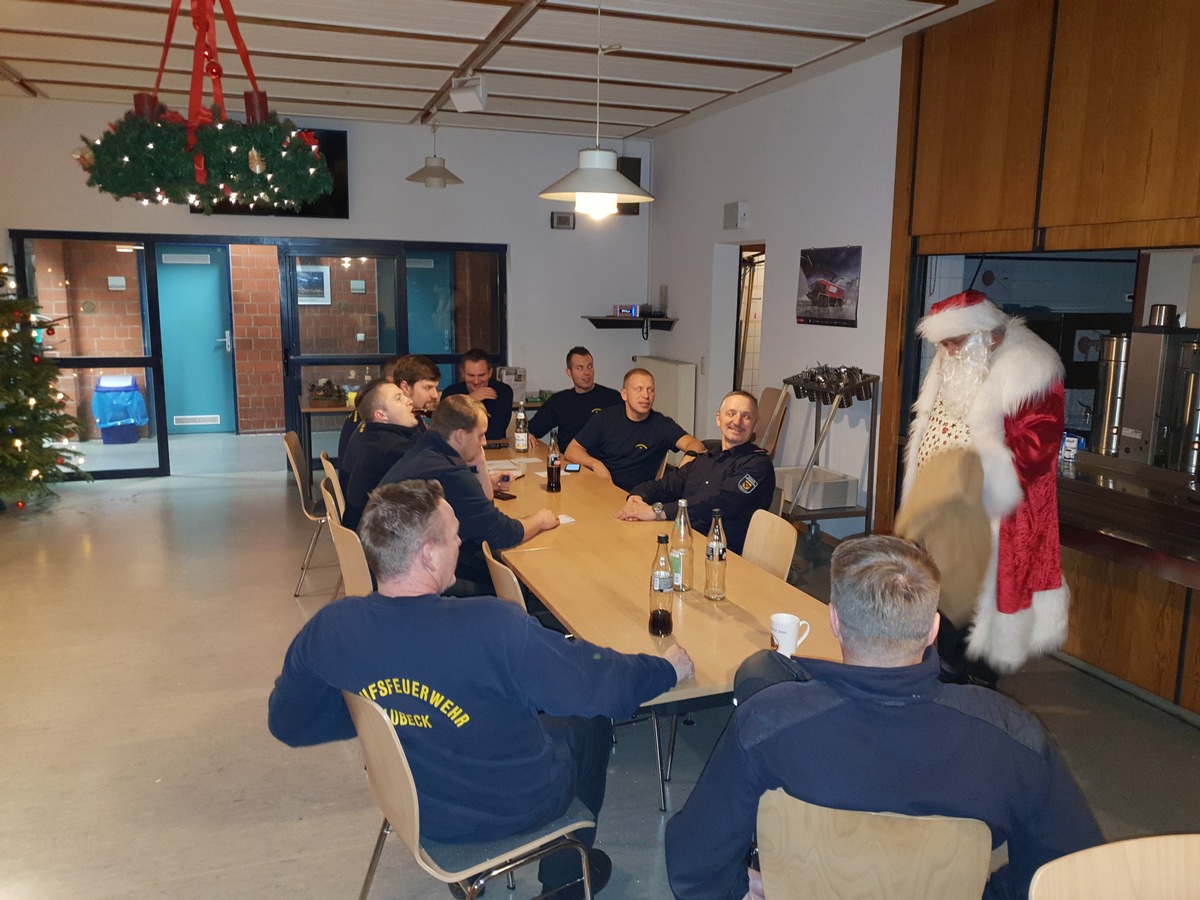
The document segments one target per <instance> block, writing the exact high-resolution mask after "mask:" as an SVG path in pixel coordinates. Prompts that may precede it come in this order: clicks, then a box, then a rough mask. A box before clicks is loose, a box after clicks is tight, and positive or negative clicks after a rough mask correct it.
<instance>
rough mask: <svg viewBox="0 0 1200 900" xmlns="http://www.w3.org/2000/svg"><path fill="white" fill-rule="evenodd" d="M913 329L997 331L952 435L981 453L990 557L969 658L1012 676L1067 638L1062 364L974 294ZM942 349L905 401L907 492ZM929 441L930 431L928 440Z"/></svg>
mask: <svg viewBox="0 0 1200 900" xmlns="http://www.w3.org/2000/svg"><path fill="white" fill-rule="evenodd" d="M1000 332H1003V334H1002V335H1000V334H999V333H1000ZM917 333H918V334H920V336H921V337H923V338H924V339H925V340H927V341H929V342H930V343H932V344H935V345H937V344H940V343H941V342H942V341H944V340H947V339H948V338H956V337H960V336H963V335H970V334H975V333H982V334H984V335H991V334H992V333H996V334H997V340H996V344H995V346H994V347H993V348H992V350H991V353H990V359H989V365H988V371H987V375H986V377H985V378H984V380H983V382H982V383H981V384H980V386H979V388H978V390H977V392H976V393H975V395H974V398H973V400H972V401H971V403H970V405H969V407H968V408H967V410H966V412H965V414H963V415H962V416H961V417H960V426H962V425H965V427H966V430H967V432H968V433H967V434H966V435H962V434H960V435H958V437H959V438H960V442H963V441H965V444H966V446H968V447H970V448H971V449H974V450H975V451H976V452H978V454H979V457H980V462H981V463H982V466H983V506H984V510H985V511H986V513H987V515H988V518H989V520H990V523H991V531H992V552H991V559H990V560H989V562H988V566H987V570H986V574H985V576H984V579H983V587H982V589H981V591H980V594H979V597H978V599H977V601H976V604H975V621H974V625H973V627H972V629H971V632H970V635H969V637H968V639H967V655H968V656H970V657H972V658H975V659H980V660H982V661H983V662H985V663H987V664H988V665H990V666H991V667H992V668H994V669H995V670H996V671H998V672H1011V671H1013V670H1015V669H1017V668H1019V667H1020V666H1021V665H1022V664H1023V663H1024V662H1025V661H1026V660H1027V659H1028V658H1029V657H1030V656H1033V655H1036V654H1040V653H1045V652H1047V651H1049V650H1053V649H1056V648H1058V647H1059V646H1061V645H1062V643H1063V641H1064V640H1065V638H1066V630H1067V604H1068V601H1069V599H1070V592H1069V590H1068V588H1067V584H1066V581H1065V580H1064V579H1063V576H1062V562H1061V559H1060V554H1059V537H1058V497H1057V485H1056V474H1057V461H1058V451H1059V444H1060V442H1061V440H1062V434H1063V366H1062V362H1061V360H1060V359H1059V357H1058V354H1057V353H1056V352H1055V351H1054V349H1053V348H1052V347H1050V346H1049V345H1048V344H1047V343H1046V342H1045V341H1043V340H1042V339H1041V338H1039V337H1038V336H1037V335H1035V334H1034V333H1033V332H1032V331H1030V330H1029V329H1028V328H1027V327H1026V326H1025V324H1024V321H1023V320H1022V319H1020V318H1014V317H1011V316H1008V315H1006V314H1005V313H1003V312H1001V311H1000V310H999V309H997V308H996V307H995V306H994V305H993V304H992V303H991V302H990V301H989V300H988V299H987V298H986V297H985V296H984V295H983V294H982V293H980V292H979V291H966V292H964V293H962V294H956V295H955V296H953V297H949V298H947V299H945V300H942V301H941V302H939V303H936V304H934V305H933V307H931V309H930V312H929V315H928V316H926V317H925V318H924V319H922V320H921V321H920V323H918V325H917ZM942 353H944V351H942V350H939V356H938V359H937V360H935V362H934V364H933V365H931V366H930V368H929V373H928V375H927V376H926V378H925V382H924V384H923V385H922V386H921V392H920V395H919V396H918V398H917V402H916V404H915V405H914V407H913V412H914V419H913V423H912V428H911V430H910V433H909V439H908V447H907V451H906V461H905V463H906V464H905V474H904V493H905V495H907V494H908V492H909V490H910V489H911V486H912V483H913V480H914V479H915V477H916V471H917V466H918V458H919V455H920V454H921V448H922V443H923V442H924V441H925V438H926V431H927V429H928V428H929V425H930V419H931V414H934V410H935V406H937V405H938V397H939V392H940V390H941V387H942V375H941V366H940V361H941V359H942ZM939 413H940V410H939ZM935 427H936V428H938V431H939V432H940V431H942V430H944V429H945V426H944V425H941V424H938V425H935ZM950 431H951V432H952V431H953V428H951V429H950ZM935 437H936V435H934V434H931V435H930V438H931V440H930V442H929V444H930V445H932V444H933V443H934V441H933V440H932V439H933V438H935ZM929 452H930V447H929V446H926V449H925V453H926V455H928V453H929ZM935 452H936V448H935ZM955 624H956V625H958V626H960V627H961V626H965V625H966V624H967V623H955Z"/></svg>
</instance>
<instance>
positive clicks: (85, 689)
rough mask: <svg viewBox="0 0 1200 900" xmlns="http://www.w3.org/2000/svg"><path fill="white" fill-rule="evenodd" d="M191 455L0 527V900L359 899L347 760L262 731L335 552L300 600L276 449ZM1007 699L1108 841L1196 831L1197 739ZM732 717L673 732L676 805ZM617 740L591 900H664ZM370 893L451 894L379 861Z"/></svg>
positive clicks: (1100, 704)
mask: <svg viewBox="0 0 1200 900" xmlns="http://www.w3.org/2000/svg"><path fill="white" fill-rule="evenodd" d="M199 437H200V436H196V438H199ZM204 438H205V440H202V441H197V443H196V444H195V446H194V447H193V448H186V449H185V448H183V447H179V448H177V447H176V445H175V444H173V445H172V459H173V467H174V469H175V471H176V472H183V473H187V472H190V473H191V474H177V475H175V476H173V477H171V478H164V479H138V480H128V481H105V482H95V483H92V484H72V485H66V486H62V487H61V488H59V494H60V495H61V499H60V500H59V501H58V502H56V503H52V504H50V505H47V506H45V507H30V508H28V509H26V510H24V511H16V510H12V509H10V510H9V511H8V512H5V513H0V686H2V690H0V897H3V898H6V900H35V898H37V900H40V898H73V900H74V898H147V897H149V898H155V897H164V898H196V900H200V898H205V900H208V898H274V897H289V898H326V897H328V898H335V897H354V896H357V893H358V889H359V886H360V884H361V880H362V877H363V874H364V872H365V869H366V864H367V860H368V857H369V855H370V852H371V848H372V845H373V842H374V840H375V836H376V833H377V831H378V828H379V824H380V816H379V814H378V813H377V812H376V811H375V809H374V807H373V806H372V803H371V799H370V795H369V793H368V790H367V785H366V781H365V777H364V775H363V772H362V768H361V765H360V763H359V760H358V750H357V747H356V746H355V745H354V744H353V743H352V742H345V743H341V744H333V745H326V746H321V747H314V748H308V749H303V750H292V749H289V748H287V747H284V746H283V745H281V744H279V743H277V742H276V741H275V740H274V739H272V738H271V736H270V735H269V734H268V732H267V729H266V699H267V695H268V693H269V692H270V688H271V683H272V681H273V679H274V677H275V675H276V674H277V673H278V670H279V666H280V662H281V660H282V658H283V653H284V650H285V649H286V647H287V644H288V642H289V641H290V640H291V638H292V637H293V635H294V634H295V632H296V631H297V629H298V628H299V627H300V625H301V623H302V622H303V620H304V617H305V612H306V611H311V610H313V609H315V608H316V607H318V606H319V605H320V604H322V603H323V602H325V601H326V600H327V599H328V597H329V595H330V593H331V592H332V589H333V586H334V583H335V582H336V580H337V574H336V564H335V561H334V555H333V549H332V546H331V545H330V543H329V540H328V538H327V537H323V538H322V539H321V541H320V543H319V545H318V547H317V552H316V558H315V563H314V568H313V569H312V571H311V574H310V576H309V578H308V579H307V580H306V582H305V586H304V589H303V592H302V594H301V597H300V598H299V599H298V600H297V599H295V598H293V597H292V590H293V588H294V586H295V581H296V578H297V576H298V575H299V564H300V559H301V556H302V554H303V552H304V547H305V545H306V543H307V541H308V539H309V536H310V535H311V529H312V526H311V525H310V524H309V523H308V521H307V520H306V519H305V518H304V517H303V516H302V514H301V512H300V508H299V501H298V498H297V496H296V491H295V486H294V484H293V483H292V482H291V479H290V476H289V475H288V474H287V473H286V471H285V468H284V463H283V453H282V444H281V442H280V441H279V438H278V437H277V436H274V437H270V438H269V439H261V438H259V437H255V438H253V439H249V440H248V439H245V438H240V439H235V438H232V437H231V436H204ZM189 440H194V438H190V439H189ZM189 458H190V459H191V460H192V462H191V463H188V462H187V460H188V459H189ZM813 590H814V592H815V591H816V588H815V587H814V588H813ZM1002 687H1003V688H1004V689H1005V690H1006V691H1009V692H1010V693H1012V694H1013V695H1015V696H1017V697H1018V698H1020V699H1021V700H1022V701H1023V702H1024V703H1026V704H1028V705H1029V706H1030V707H1032V708H1033V709H1034V711H1035V712H1037V713H1038V714H1039V715H1040V716H1041V717H1042V718H1043V720H1044V721H1045V722H1046V723H1047V725H1048V726H1049V728H1050V729H1051V731H1052V732H1053V734H1054V735H1055V737H1056V739H1057V740H1058V741H1059V744H1060V746H1061V747H1062V749H1063V751H1064V753H1065V755H1066V757H1067V760H1068V762H1069V764H1070V766H1071V768H1072V770H1073V771H1074V773H1075V774H1076V777H1077V778H1078V779H1079V780H1080V782H1081V784H1082V786H1083V788H1084V791H1085V793H1086V794H1087V795H1088V797H1089V799H1090V800H1091V802H1092V804H1093V806H1094V807H1095V809H1096V811H1097V814H1098V816H1099V818H1100V821H1101V824H1102V826H1103V827H1104V830H1105V833H1106V834H1107V835H1108V837H1110V838H1114V839H1115V838H1122V837H1128V836H1133V835H1140V834H1148V833H1155V832H1161V831H1200V781H1198V779H1197V778H1196V774H1197V772H1200V730H1197V729H1196V728H1195V727H1193V726H1192V725H1189V724H1187V723H1185V722H1181V721H1180V720H1178V719H1176V718H1173V717H1171V716H1170V715H1167V714H1166V713H1163V712H1161V711H1159V710H1157V709H1155V708H1153V707H1151V706H1149V705H1147V704H1146V703H1144V702H1142V701H1140V700H1138V699H1136V698H1133V697H1130V696H1128V695H1126V694H1124V693H1122V692H1120V691H1118V690H1116V689H1114V688H1112V687H1111V686H1109V685H1107V684H1104V683H1102V682H1100V681H1098V680H1096V679H1094V678H1092V677H1091V676H1089V675H1086V674H1083V673H1081V672H1079V671H1077V670H1075V669H1073V668H1071V667H1069V666H1066V665H1064V664H1063V663H1061V662H1059V661H1056V660H1052V659H1051V660H1041V661H1038V662H1036V663H1033V664H1031V665H1030V666H1028V667H1027V668H1026V670H1024V671H1023V672H1021V673H1018V674H1016V675H1014V676H1011V677H1009V678H1007V679H1005V680H1004V681H1003V682H1002ZM726 715H727V713H726V712H725V711H724V710H712V711H708V712H704V713H700V714H697V715H695V716H694V724H691V725H685V726H684V727H682V728H681V730H680V739H679V748H678V750H677V755H676V762H675V770H674V777H673V779H672V783H671V785H670V799H669V806H670V807H671V809H677V808H678V807H679V806H680V805H681V804H682V803H683V801H684V800H685V799H686V798H687V794H688V792H689V790H690V789H691V787H692V785H693V784H694V782H695V780H696V778H697V776H698V775H699V773H700V770H701V768H702V767H703V764H704V761H705V759H706V758H707V755H708V752H709V750H710V749H711V747H712V744H713V742H714V741H715V739H716V736H717V735H718V734H719V732H720V729H721V728H722V727H723V724H724V719H725V717H726ZM618 736H619V740H618V743H617V745H616V746H615V747H614V750H613V756H612V762H611V768H610V775H609V795H608V799H607V802H606V806H605V810H604V815H603V817H602V819H601V826H600V832H599V835H600V836H599V845H600V846H602V847H603V848H604V849H605V850H606V851H608V852H609V854H610V855H611V856H612V858H613V860H614V864H615V872H614V875H613V879H612V882H611V884H610V886H609V888H608V889H607V890H606V891H605V896H611V897H614V898H634V900H639V898H666V897H669V896H670V892H669V890H668V888H667V883H666V877H665V872H664V866H663V854H662V832H663V827H664V824H665V821H666V815H664V814H662V813H660V812H659V811H658V808H657V796H656V794H657V786H656V782H655V777H654V762H653V759H654V755H653V747H652V744H651V737H650V728H649V725H648V724H647V723H640V724H633V725H629V726H625V727H622V728H620V729H619V730H618ZM667 815H669V813H668V814H667ZM517 884H518V889H517V891H516V892H515V893H513V894H511V895H509V894H508V893H507V892H506V891H504V890H503V888H502V886H501V885H493V886H492V887H489V889H488V896H492V895H493V894H495V895H496V896H497V897H508V896H512V897H529V896H531V895H532V894H534V893H536V884H537V883H536V879H535V878H534V877H533V875H532V874H531V873H518V879H517ZM372 896H373V897H376V898H385V897H386V898H397V900H408V898H423V897H439V898H440V897H445V896H448V894H447V893H446V892H445V889H444V888H442V887H441V886H440V885H437V884H435V883H434V882H433V881H432V880H431V879H429V878H428V877H427V876H425V875H424V874H423V873H422V872H420V871H419V870H418V869H417V867H416V865H415V863H413V861H412V860H411V858H410V857H407V856H406V854H405V853H404V851H403V849H402V848H401V847H400V846H399V844H397V843H390V844H389V845H388V847H387V849H386V850H385V853H384V856H383V860H382V862H381V864H380V868H379V873H378V875H377V877H376V882H375V888H374V890H373V892H372Z"/></svg>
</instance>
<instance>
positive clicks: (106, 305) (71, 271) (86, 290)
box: [34, 240, 149, 440]
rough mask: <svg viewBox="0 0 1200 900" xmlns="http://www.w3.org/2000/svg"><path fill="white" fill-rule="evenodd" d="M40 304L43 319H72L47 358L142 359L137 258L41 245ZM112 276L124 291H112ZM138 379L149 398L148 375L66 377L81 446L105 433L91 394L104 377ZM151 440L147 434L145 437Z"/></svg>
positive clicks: (100, 245)
mask: <svg viewBox="0 0 1200 900" xmlns="http://www.w3.org/2000/svg"><path fill="white" fill-rule="evenodd" d="M34 259H35V263H36V267H37V289H38V304H39V306H40V312H41V313H42V314H43V315H47V316H52V317H54V318H59V317H64V316H65V317H68V318H66V320H65V321H62V322H56V323H55V324H54V325H53V326H52V327H53V328H54V334H49V333H47V334H45V336H44V338H43V346H44V347H45V348H46V356H47V358H51V359H53V358H55V357H64V356H142V355H144V354H145V352H146V351H145V346H144V338H143V333H142V301H141V292H140V290H139V287H140V278H139V273H138V266H137V255H136V254H134V253H119V252H117V249H116V246H115V245H114V244H112V243H111V242H102V241H58V240H37V241H35V242H34ZM110 276H120V277H123V278H124V279H125V286H124V287H123V288H120V289H118V290H110V288H109V282H108V279H109V277H110ZM117 374H120V375H136V376H137V379H138V386H139V388H140V389H141V391H142V396H143V397H144V396H146V372H145V371H144V370H143V369H126V368H119V367H118V368H112V367H110V368H106V369H77V370H73V371H70V372H67V373H64V377H63V378H61V379H60V385H59V386H60V388H61V389H62V390H63V392H64V393H65V394H66V396H67V407H66V408H67V412H69V413H70V414H71V415H74V416H76V417H78V418H79V420H80V421H81V422H82V424H83V433H82V434H81V435H80V436H79V438H80V440H88V439H92V440H97V439H99V437H100V429H99V428H98V427H97V426H96V422H95V420H94V419H93V417H92V393H93V390H94V388H95V385H96V380H97V378H99V376H100V375H117ZM148 434H149V429H148V428H143V429H142V435H143V436H147V435H148Z"/></svg>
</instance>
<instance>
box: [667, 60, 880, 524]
mask: <svg viewBox="0 0 1200 900" xmlns="http://www.w3.org/2000/svg"><path fill="white" fill-rule="evenodd" d="M899 86H900V50H899V48H895V49H890V50H887V51H884V52H882V53H880V54H878V55H876V56H873V57H870V58H867V59H863V60H859V61H856V62H853V63H851V64H849V65H846V66H843V67H841V68H836V69H834V70H833V71H830V72H827V73H825V74H822V75H818V76H816V77H814V78H812V79H810V80H808V81H805V82H803V83H801V84H798V85H796V86H794V87H790V88H787V89H785V90H782V91H779V92H776V93H773V94H770V95H768V96H765V97H762V98H760V99H757V100H754V101H752V102H750V103H747V104H744V105H742V106H738V107H735V108H733V109H730V110H726V111H724V112H721V113H718V114H716V115H713V116H712V117H710V118H707V119H703V120H701V121H697V122H695V123H694V124H691V125H687V126H684V127H682V128H680V129H678V130H675V131H672V132H670V133H668V134H666V135H664V136H662V137H660V138H659V139H657V140H656V141H655V144H654V166H655V183H654V194H655V196H656V198H657V200H656V202H655V203H654V204H653V206H654V207H656V209H655V210H654V220H653V226H652V230H651V242H652V244H651V247H652V249H651V256H650V260H651V262H650V288H651V294H652V295H653V296H654V297H657V295H658V286H659V285H663V284H665V285H667V286H668V288H669V296H670V311H671V315H672V316H677V317H678V318H679V320H680V321H679V324H678V325H677V326H676V327H675V330H674V331H673V332H671V333H669V334H657V335H656V336H655V337H653V338H652V339H651V343H652V347H653V351H654V352H655V353H656V354H659V355H663V356H670V357H675V358H679V359H687V360H692V361H695V362H697V363H699V362H700V361H701V357H703V358H704V368H705V371H706V373H707V374H705V375H701V376H700V384H699V385H698V389H697V398H698V399H697V403H698V404H703V406H704V408H703V409H700V410H698V411H697V421H703V422H705V423H711V422H712V417H713V413H714V411H715V409H716V405H717V403H718V402H719V400H720V398H721V396H722V394H724V393H725V391H726V390H728V389H729V387H730V386H731V383H732V376H733V351H734V328H735V319H734V317H735V310H736V297H735V295H736V286H737V282H736V278H737V271H736V254H735V253H730V252H729V247H728V246H726V245H730V244H734V245H736V244H745V243H757V242H764V243H765V244H766V251H767V264H766V279H765V283H764V293H763V313H762V342H761V347H762V358H761V366H762V372H761V378H760V384H762V385H779V384H780V383H781V382H782V380H783V379H784V378H785V377H787V376H789V375H793V374H795V373H797V372H799V371H801V370H803V369H805V368H807V367H809V366H811V365H815V364H817V363H818V362H820V363H828V364H838V365H855V366H859V367H861V368H863V369H864V370H865V371H867V372H873V373H878V372H879V371H880V366H881V364H882V360H883V342H884V312H885V309H886V305H887V273H888V261H889V244H890V240H891V213H892V189H893V181H894V169H895V153H896V121H897V108H898V95H899ZM734 200H744V201H747V202H748V203H749V211H750V214H749V227H748V228H747V229H743V230H739V231H725V230H724V229H723V206H724V204H725V203H728V202H730V201H734ZM847 244H849V245H860V246H861V247H862V248H863V252H862V281H861V284H860V294H859V308H858V327H857V328H853V329H850V328H834V327H826V326H816V325H797V324H796V321H795V304H796V293H797V288H798V285H799V279H800V251H801V250H803V249H805V248H809V247H833V246H841V245H847ZM730 260H732V269H731V267H730ZM714 273H715V274H714ZM869 411H870V406H869V404H864V403H856V404H855V405H854V406H852V407H851V408H850V409H849V410H848V411H847V412H846V413H842V412H839V413H838V416H839V420H838V421H837V422H836V423H835V425H834V428H833V431H832V432H831V434H830V437H829V439H828V441H827V443H826V447H827V448H828V453H827V454H826V455H824V456H823V457H822V461H821V464H822V465H828V466H829V467H831V468H834V469H838V470H840V471H843V472H846V473H849V474H851V475H856V476H858V477H859V479H860V485H862V486H863V488H864V490H865V483H866V473H867V461H866V454H867V440H868V432H867V418H868V417H869ZM714 432H715V427H714V426H713V425H711V424H708V425H707V431H706V432H705V433H704V434H702V435H701V436H712V434H713V433H714ZM812 435H813V405H812V404H811V403H809V402H808V401H807V400H800V401H798V400H796V399H795V398H794V397H793V398H792V405H791V409H790V412H789V418H788V423H787V427H786V432H785V435H784V439H783V441H782V443H781V446H780V449H779V451H778V454H777V462H778V463H779V464H781V465H797V464H803V463H804V462H805V461H806V460H807V457H808V453H809V452H810V450H811V446H812ZM826 524H827V525H828V530H829V531H831V532H834V533H840V534H844V533H849V532H853V531H855V530H861V521H859V520H849V522H847V523H843V524H844V525H845V527H844V528H839V527H838V523H836V522H830V523H826Z"/></svg>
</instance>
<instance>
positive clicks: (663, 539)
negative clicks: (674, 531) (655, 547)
mask: <svg viewBox="0 0 1200 900" xmlns="http://www.w3.org/2000/svg"><path fill="white" fill-rule="evenodd" d="M658 542H659V543H660V544H665V543H667V536H666V535H665V534H660V535H659V536H658Z"/></svg>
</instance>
